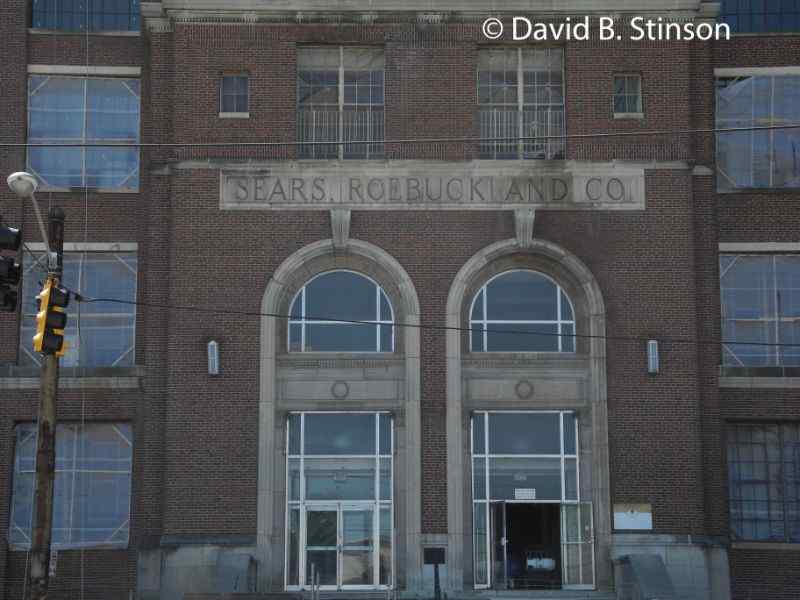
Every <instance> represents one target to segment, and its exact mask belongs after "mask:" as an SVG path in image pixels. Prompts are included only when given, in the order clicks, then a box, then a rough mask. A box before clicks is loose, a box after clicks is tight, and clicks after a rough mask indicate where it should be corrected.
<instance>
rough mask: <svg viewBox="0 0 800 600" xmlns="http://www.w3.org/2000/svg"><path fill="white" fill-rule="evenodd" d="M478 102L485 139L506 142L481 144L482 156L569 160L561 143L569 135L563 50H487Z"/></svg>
mask: <svg viewBox="0 0 800 600" xmlns="http://www.w3.org/2000/svg"><path fill="white" fill-rule="evenodd" d="M478 104H479V121H480V137H481V139H498V138H503V139H502V140H498V141H489V142H481V144H480V157H481V158H488V159H514V158H535V159H563V158H564V140H563V139H557V138H558V136H561V135H564V76H563V51H562V50H561V49H560V48H539V49H530V48H518V49H514V50H498V49H493V50H484V51H482V52H481V53H480V57H479V62H478ZM539 136H542V138H541V139H535V138H537V137H539ZM551 136H555V138H556V139H554V138H553V137H551ZM522 138H534V139H522Z"/></svg>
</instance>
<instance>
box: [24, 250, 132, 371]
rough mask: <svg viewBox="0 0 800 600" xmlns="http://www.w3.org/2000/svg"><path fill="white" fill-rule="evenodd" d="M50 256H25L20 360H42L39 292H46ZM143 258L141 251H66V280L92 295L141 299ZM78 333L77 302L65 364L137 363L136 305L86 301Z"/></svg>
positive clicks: (69, 311)
mask: <svg viewBox="0 0 800 600" xmlns="http://www.w3.org/2000/svg"><path fill="white" fill-rule="evenodd" d="M46 264H47V259H46V257H45V255H44V254H43V253H42V254H39V255H37V256H36V259H35V260H33V259H31V258H30V257H29V256H28V254H27V253H26V254H25V257H24V278H23V281H24V287H23V298H24V299H25V300H24V302H25V304H23V309H22V310H23V315H22V330H21V338H22V339H21V343H20V364H23V365H38V364H39V361H40V360H41V356H40V355H39V354H37V353H35V352H33V342H32V340H33V336H34V335H35V332H36V313H37V311H38V309H37V307H36V295H37V294H38V293H39V292H40V291H41V289H42V286H41V284H40V282H41V281H43V279H44V273H43V271H45V270H46ZM136 276H137V258H136V253H135V252H65V253H64V274H63V277H62V281H63V283H64V285H65V286H67V287H68V288H69V289H71V290H80V291H81V292H82V293H83V294H85V295H87V296H89V297H92V298H115V299H119V300H127V301H130V302H134V301H135V300H136ZM80 307H81V319H80V325H81V329H80V339H79V338H78V314H77V311H78V309H77V303H76V302H75V301H74V300H72V301H70V303H69V305H68V306H67V315H68V318H67V328H66V330H65V332H64V340H65V341H66V342H67V344H69V348H68V349H67V353H66V354H65V355H64V357H63V358H62V359H61V365H62V366H65V367H77V366H80V367H130V366H133V364H134V358H135V340H136V307H135V306H134V305H132V304H121V303H118V302H90V303H83V304H81V305H80Z"/></svg>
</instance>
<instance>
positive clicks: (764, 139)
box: [716, 73, 800, 192]
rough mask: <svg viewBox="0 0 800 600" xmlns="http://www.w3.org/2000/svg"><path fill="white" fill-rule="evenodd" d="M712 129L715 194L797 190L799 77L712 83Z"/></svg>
mask: <svg viewBox="0 0 800 600" xmlns="http://www.w3.org/2000/svg"><path fill="white" fill-rule="evenodd" d="M716 124H717V128H718V129H723V130H724V129H729V130H733V131H727V132H720V133H718V134H717V189H718V190H719V191H721V192H730V191H736V190H737V189H747V188H799V187H800V129H798V128H791V127H786V128H783V129H781V127H785V126H791V125H797V124H800V75H795V74H791V73H789V74H786V75H772V74H763V75H762V74H758V73H756V74H744V75H741V76H738V77H720V78H718V79H717V115H716ZM759 127H761V128H765V129H761V130H759V129H757V128H759ZM767 128H774V129H767ZM737 129H738V131H736V130H737Z"/></svg>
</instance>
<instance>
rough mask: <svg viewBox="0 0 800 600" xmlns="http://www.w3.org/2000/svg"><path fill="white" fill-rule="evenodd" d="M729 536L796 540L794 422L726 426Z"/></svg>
mask: <svg viewBox="0 0 800 600" xmlns="http://www.w3.org/2000/svg"><path fill="white" fill-rule="evenodd" d="M728 488H729V493H730V519H731V534H732V535H733V537H734V538H737V539H742V540H763V541H777V542H800V425H798V424H797V423H784V424H758V425H756V424H749V423H748V424H744V423H741V424H739V423H737V424H732V425H730V426H729V427H728Z"/></svg>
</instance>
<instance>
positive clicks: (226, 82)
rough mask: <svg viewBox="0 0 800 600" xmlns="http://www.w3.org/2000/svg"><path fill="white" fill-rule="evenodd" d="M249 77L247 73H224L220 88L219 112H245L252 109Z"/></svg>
mask: <svg viewBox="0 0 800 600" xmlns="http://www.w3.org/2000/svg"><path fill="white" fill-rule="evenodd" d="M248 96H249V78H248V76H247V74H246V73H238V74H235V75H223V76H222V81H221V82H220V89H219V112H220V113H227V114H232V113H236V114H244V113H247V112H248V111H249V110H250V109H249V106H248V102H249V98H248Z"/></svg>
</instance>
